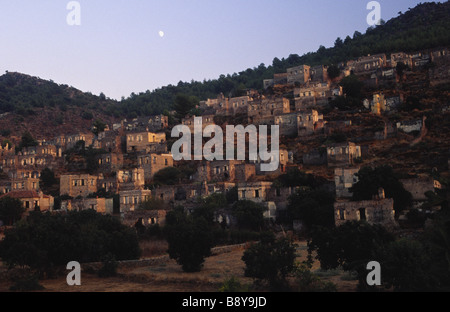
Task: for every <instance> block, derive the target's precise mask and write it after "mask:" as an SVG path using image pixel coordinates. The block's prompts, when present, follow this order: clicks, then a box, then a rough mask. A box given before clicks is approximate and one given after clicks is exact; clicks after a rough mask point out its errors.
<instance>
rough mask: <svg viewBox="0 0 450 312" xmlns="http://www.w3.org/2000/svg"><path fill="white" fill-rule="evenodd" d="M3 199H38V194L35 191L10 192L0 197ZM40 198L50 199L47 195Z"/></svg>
mask: <svg viewBox="0 0 450 312" xmlns="http://www.w3.org/2000/svg"><path fill="white" fill-rule="evenodd" d="M4 197H12V198H17V199H22V198H40V196H39V193H38V192H36V191H23V190H16V191H11V192H9V193H6V194H3V195H1V196H0V198H4ZM42 197H43V198H50V196H48V195H43V196H42Z"/></svg>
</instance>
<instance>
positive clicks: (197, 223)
mask: <svg viewBox="0 0 450 312" xmlns="http://www.w3.org/2000/svg"><path fill="white" fill-rule="evenodd" d="M164 232H165V236H166V238H167V242H168V243H169V249H168V253H169V256H170V258H171V259H175V260H176V261H177V263H178V264H180V265H181V266H182V269H183V271H185V272H199V271H200V270H201V269H202V267H203V263H204V261H205V257H209V256H210V255H211V248H212V247H213V240H214V238H213V235H212V232H211V229H210V226H209V224H208V222H207V221H206V220H205V219H204V218H203V217H200V218H194V217H192V215H187V214H186V212H185V211H184V208H182V207H179V208H177V209H175V210H173V211H170V212H169V213H168V214H167V216H166V226H165V228H164Z"/></svg>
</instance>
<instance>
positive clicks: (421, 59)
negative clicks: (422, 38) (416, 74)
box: [411, 52, 431, 69]
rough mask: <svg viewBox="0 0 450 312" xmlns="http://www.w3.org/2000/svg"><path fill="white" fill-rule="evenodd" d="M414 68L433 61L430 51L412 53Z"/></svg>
mask: <svg viewBox="0 0 450 312" xmlns="http://www.w3.org/2000/svg"><path fill="white" fill-rule="evenodd" d="M411 59H412V69H417V68H420V67H423V66H425V65H427V64H429V63H430V62H431V56H430V54H428V53H422V52H417V53H415V54H413V55H411Z"/></svg>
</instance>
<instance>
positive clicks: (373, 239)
mask: <svg viewBox="0 0 450 312" xmlns="http://www.w3.org/2000/svg"><path fill="white" fill-rule="evenodd" d="M392 241H394V237H393V235H392V234H390V233H389V232H387V231H386V229H385V228H384V227H382V226H380V225H370V224H368V223H366V222H356V221H351V222H346V223H344V224H343V225H341V226H339V227H337V228H334V229H326V228H323V227H317V228H315V230H314V231H313V232H312V234H311V240H310V242H309V244H308V250H309V253H310V254H311V253H312V252H313V251H316V252H317V255H316V258H317V259H318V260H319V261H320V265H321V267H322V268H323V269H336V268H337V267H339V266H342V268H343V269H344V270H346V271H355V272H357V274H358V279H359V286H360V287H361V288H364V287H366V286H367V285H366V276H367V270H366V265H367V263H369V262H370V261H373V259H374V256H375V252H376V250H378V249H379V248H381V247H382V246H384V245H386V244H388V243H390V242H392Z"/></svg>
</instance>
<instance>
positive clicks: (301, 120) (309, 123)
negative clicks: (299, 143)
mask: <svg viewBox="0 0 450 312" xmlns="http://www.w3.org/2000/svg"><path fill="white" fill-rule="evenodd" d="M323 126H324V121H323V115H319V113H318V112H317V111H316V110H310V111H303V112H298V113H297V127H298V129H297V130H298V132H297V133H298V136H299V137H303V136H308V135H311V134H314V133H315V132H317V131H318V130H320V129H323Z"/></svg>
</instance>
